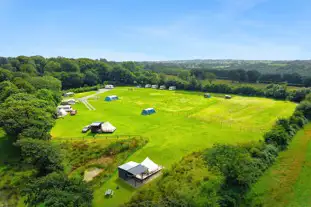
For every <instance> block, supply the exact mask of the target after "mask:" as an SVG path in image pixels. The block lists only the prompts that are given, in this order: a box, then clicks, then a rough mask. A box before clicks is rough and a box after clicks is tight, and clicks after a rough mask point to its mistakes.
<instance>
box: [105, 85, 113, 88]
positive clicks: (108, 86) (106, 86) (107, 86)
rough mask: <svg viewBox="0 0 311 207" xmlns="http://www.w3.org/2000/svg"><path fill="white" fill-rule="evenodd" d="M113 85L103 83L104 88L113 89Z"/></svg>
mask: <svg viewBox="0 0 311 207" xmlns="http://www.w3.org/2000/svg"><path fill="white" fill-rule="evenodd" d="M113 88H114V86H113V85H105V89H113Z"/></svg>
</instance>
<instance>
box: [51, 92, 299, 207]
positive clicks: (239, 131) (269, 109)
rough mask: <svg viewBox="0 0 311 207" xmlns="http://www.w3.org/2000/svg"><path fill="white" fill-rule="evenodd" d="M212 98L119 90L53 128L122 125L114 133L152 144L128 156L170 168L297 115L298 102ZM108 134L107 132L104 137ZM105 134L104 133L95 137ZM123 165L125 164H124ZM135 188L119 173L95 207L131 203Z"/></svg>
mask: <svg viewBox="0 0 311 207" xmlns="http://www.w3.org/2000/svg"><path fill="white" fill-rule="evenodd" d="M107 95H118V96H119V98H120V100H118V101H113V102H105V101H104V97H105V96H107ZM216 96H219V97H214V96H213V97H212V98H211V99H205V98H203V93H197V92H183V91H160V90H155V89H134V90H133V91H131V90H128V88H126V87H121V88H116V89H114V90H112V91H109V92H106V93H105V94H101V95H99V99H98V100H89V102H90V103H91V104H92V105H93V106H94V107H95V108H96V111H89V110H86V109H85V107H84V106H83V105H82V104H77V105H75V106H74V108H77V109H78V111H79V113H78V114H77V115H76V116H72V117H71V116H67V117H65V118H64V119H59V120H58V121H57V123H56V125H55V127H54V128H53V130H52V136H53V138H54V139H57V138H60V137H62V138H71V137H81V138H82V137H83V136H84V137H90V138H92V135H91V134H86V135H85V134H82V133H81V129H82V128H83V126H85V125H87V124H90V123H91V122H94V121H109V122H110V123H112V124H113V125H114V126H116V127H117V130H116V132H115V133H114V134H113V135H114V136H118V135H119V136H122V135H141V136H143V137H146V138H148V139H149V143H148V144H147V145H146V146H145V147H144V148H142V149H141V150H139V151H137V152H136V153H134V154H133V155H132V156H131V157H130V158H129V160H133V161H136V162H141V161H142V160H143V159H145V158H146V157H150V158H151V159H152V160H154V161H155V162H157V163H159V164H160V165H163V166H165V167H166V168H169V167H170V166H171V165H172V164H173V163H175V162H178V161H179V160H180V159H181V158H182V157H183V156H184V155H186V154H188V153H191V152H193V151H197V150H201V149H204V148H206V147H211V146H212V145H213V144H214V143H229V144H235V143H242V142H248V141H256V140H259V139H262V135H263V133H264V132H265V131H267V130H268V129H269V128H270V127H271V126H272V125H273V123H274V122H275V120H276V119H277V117H287V116H289V115H291V114H292V112H293V111H294V108H295V107H296V105H295V104H293V103H290V102H285V101H274V100H271V99H265V98H249V97H240V96H234V97H233V98H232V99H231V100H225V99H224V98H223V95H216ZM148 107H154V108H155V109H156V111H157V113H156V114H154V115H151V116H142V115H140V113H141V110H142V109H145V108H148ZM105 136H106V135H105ZM96 137H98V138H101V136H96ZM120 164H121V163H120ZM116 186H119V189H118V190H117V191H116V192H115V195H114V197H113V198H112V199H105V198H104V196H103V193H104V192H105V189H107V188H112V189H116ZM133 192H134V189H132V188H130V187H128V186H126V185H124V183H123V182H120V181H119V180H118V179H117V176H116V174H115V175H114V176H113V177H112V178H111V179H110V180H109V181H108V182H107V183H106V184H104V185H103V186H102V187H101V188H100V189H99V190H97V191H96V192H95V199H94V206H109V207H111V206H118V205H119V204H121V203H123V202H125V201H127V200H128V199H129V198H130V196H131V194H132V193H133Z"/></svg>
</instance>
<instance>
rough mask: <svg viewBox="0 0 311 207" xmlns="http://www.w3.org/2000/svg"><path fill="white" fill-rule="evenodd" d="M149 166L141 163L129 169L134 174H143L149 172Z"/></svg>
mask: <svg viewBox="0 0 311 207" xmlns="http://www.w3.org/2000/svg"><path fill="white" fill-rule="evenodd" d="M147 171H148V168H147V167H145V166H143V165H141V164H139V165H137V166H136V167H133V168H131V169H129V170H128V172H129V173H131V174H133V175H139V174H142V173H144V172H147Z"/></svg>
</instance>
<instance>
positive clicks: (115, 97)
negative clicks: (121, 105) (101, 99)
mask: <svg viewBox="0 0 311 207" xmlns="http://www.w3.org/2000/svg"><path fill="white" fill-rule="evenodd" d="M118 99H119V97H118V96H116V95H112V96H107V97H106V98H105V101H115V100H118Z"/></svg>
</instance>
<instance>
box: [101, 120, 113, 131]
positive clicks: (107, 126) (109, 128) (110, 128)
mask: <svg viewBox="0 0 311 207" xmlns="http://www.w3.org/2000/svg"><path fill="white" fill-rule="evenodd" d="M116 129H117V128H116V127H115V126H113V125H112V124H110V122H108V121H107V122H105V123H103V124H102V125H101V130H102V132H103V133H113V132H114V131H115V130H116Z"/></svg>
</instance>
